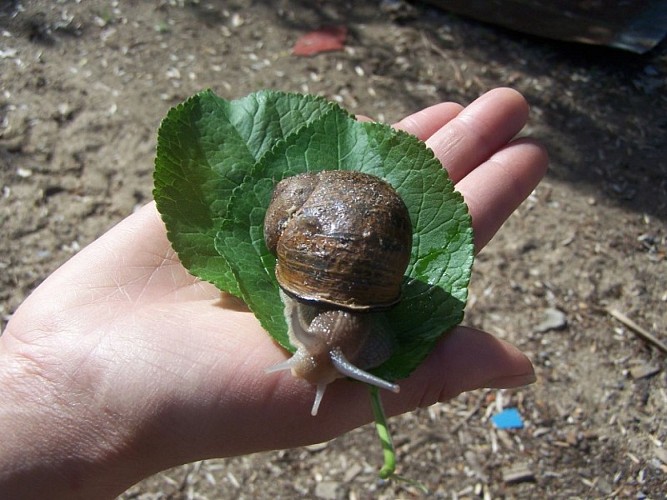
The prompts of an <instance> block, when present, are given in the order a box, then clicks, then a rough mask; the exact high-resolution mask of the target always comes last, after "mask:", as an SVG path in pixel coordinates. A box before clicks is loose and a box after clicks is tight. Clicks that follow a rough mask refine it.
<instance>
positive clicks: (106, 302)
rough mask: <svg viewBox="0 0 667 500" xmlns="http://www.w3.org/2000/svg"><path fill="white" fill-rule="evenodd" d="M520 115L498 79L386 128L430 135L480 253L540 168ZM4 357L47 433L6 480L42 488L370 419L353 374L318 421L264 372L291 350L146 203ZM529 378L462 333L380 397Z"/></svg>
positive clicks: (81, 265)
mask: <svg viewBox="0 0 667 500" xmlns="http://www.w3.org/2000/svg"><path fill="white" fill-rule="evenodd" d="M527 114H528V106H527V105H526V103H525V101H524V99H523V98H522V97H521V96H520V95H519V94H517V93H516V92H514V91H511V90H509V89H496V90H494V91H491V92H489V93H488V94H486V95H484V96H482V97H481V98H480V99H478V100H477V101H475V102H474V103H473V104H471V105H470V106H468V107H467V108H462V107H461V106H459V105H457V104H453V103H443V104H439V105H436V106H433V107H431V108H427V109H425V110H423V111H420V112H418V113H416V114H414V115H411V116H409V117H407V118H405V119H404V120H402V121H401V122H399V123H397V124H396V125H395V126H396V127H397V128H401V129H403V130H406V131H408V132H410V133H413V134H415V135H417V136H418V137H419V138H420V139H422V140H425V141H426V143H427V145H428V146H429V147H430V148H431V149H433V151H434V152H435V154H436V156H437V157H438V158H439V159H440V160H441V161H442V163H443V165H444V166H445V167H446V168H447V170H448V171H449V174H450V176H451V178H452V179H453V180H454V182H455V183H456V186H457V189H458V190H459V191H460V192H461V193H462V194H463V196H464V198H465V200H466V202H467V203H468V206H469V208H470V212H471V214H472V220H473V227H474V231H475V242H476V248H477V250H480V249H481V248H482V247H483V246H484V245H485V244H486V243H487V242H488V241H489V240H490V239H491V237H492V236H493V234H494V233H495V232H496V230H497V229H498V228H499V227H500V226H501V225H502V223H503V222H504V221H505V219H506V218H507V217H508V216H509V215H510V214H511V212H512V211H513V210H514V209H515V208H516V207H517V206H518V205H519V204H520V203H521V201H522V200H523V199H524V198H525V197H526V196H527V195H528V194H529V193H530V192H531V191H532V189H533V188H534V187H535V185H536V184H537V183H538V182H539V179H540V178H541V177H542V175H543V174H544V171H545V168H546V162H547V160H546V155H545V153H544V151H543V150H542V148H541V147H540V146H539V145H538V144H536V143H535V142H533V141H532V140H530V139H518V140H513V138H514V137H515V135H516V134H517V133H518V132H519V131H520V130H521V129H522V128H523V126H524V124H525V122H526V119H527ZM0 355H1V356H2V365H1V366H3V369H2V371H1V372H0V376H4V377H5V378H6V377H11V380H12V381H13V382H12V384H13V385H12V387H13V390H11V391H10V397H9V398H8V399H7V402H6V403H5V408H9V406H11V405H13V406H11V407H10V408H9V409H6V410H5V411H4V414H5V415H9V416H10V417H12V418H11V419H10V420H9V422H19V421H20V422H21V423H22V426H23V427H24V428H26V429H28V428H29V426H30V425H31V424H34V425H39V426H40V427H39V428H40V429H41V430H42V439H41V440H38V442H35V441H34V440H33V442H31V443H30V444H29V445H27V446H26V445H25V443H24V444H23V446H22V453H23V456H24V466H23V469H20V467H16V469H17V470H16V471H15V474H14V476H12V480H13V481H15V483H12V482H11V481H10V483H9V484H15V485H17V484H19V482H20V481H17V479H18V480H21V478H22V477H24V476H25V477H31V478H32V479H31V481H32V483H31V485H32V487H33V488H35V487H37V486H38V485H39V481H40V480H43V481H44V484H45V485H46V484H48V485H49V486H48V487H49V490H47V491H50V492H51V493H53V492H54V491H55V489H54V488H55V487H54V484H60V483H59V482H58V480H57V479H54V478H60V479H61V482H62V478H63V477H67V478H70V479H71V478H72V477H75V478H76V481H74V482H73V483H72V481H70V482H69V483H68V484H77V485H78V487H77V488H80V489H79V490H78V491H80V492H84V491H85V492H87V493H90V492H91V491H94V492H97V493H99V494H101V493H105V494H116V493H119V492H120V491H123V489H125V488H127V487H128V486H130V485H131V484H132V483H133V482H135V481H136V480H139V479H141V478H142V477H144V476H146V475H148V474H150V473H152V472H156V471H158V470H161V469H164V468H167V467H170V466H173V465H176V464H179V463H183V462H187V461H192V460H197V459H202V458H206V457H212V456H230V455H236V454H242V453H249V452H254V451H259V450H265V449H274V448H283V447H291V446H297V445H301V444H306V443H312V442H317V441H322V440H326V439H329V438H332V437H334V436H336V435H339V434H341V433H343V432H345V431H347V430H349V429H352V428H354V427H356V426H359V425H361V424H363V423H366V422H368V421H370V420H371V418H372V416H371V410H370V407H369V403H368V393H367V391H366V389H365V388H364V387H363V386H362V385H361V384H357V383H354V382H350V381H346V380H340V381H337V382H336V383H334V384H332V386H331V388H330V389H328V390H327V396H326V398H325V400H324V402H323V403H322V407H321V408H320V414H319V415H318V416H317V417H316V418H313V417H311V416H310V411H309V410H310V406H311V404H312V399H313V388H312V387H311V386H310V385H308V384H307V383H306V382H304V381H301V380H298V379H295V378H294V377H292V376H291V375H290V374H289V373H282V374H272V375H267V374H265V373H264V368H266V367H268V366H270V365H272V364H275V363H277V362H278V361H280V360H282V359H284V358H285V356H286V353H285V352H284V351H282V350H281V348H280V347H278V346H277V345H276V344H275V343H274V342H273V341H272V340H271V338H270V337H269V336H268V335H267V334H266V333H265V332H264V331H263V330H262V328H261V327H260V326H259V324H258V322H257V321H256V320H255V318H254V316H253V315H252V314H251V313H250V312H248V311H247V309H245V307H244V306H243V304H241V303H239V302H238V301H237V300H236V299H233V298H231V297H228V296H224V295H221V294H220V292H219V291H218V290H217V289H215V288H214V287H213V286H212V285H209V284H207V283H202V282H201V281H199V280H197V279H196V278H193V277H192V276H191V275H189V274H188V273H187V271H186V270H185V269H184V268H183V267H182V266H181V265H180V263H179V261H178V259H177V257H176V256H175V254H174V252H173V251H172V250H171V247H170V245H169V242H168V240H167V238H166V234H165V229H164V225H163V223H162V221H161V220H160V218H159V216H158V214H157V212H156V210H155V206H154V204H149V205H147V206H145V207H144V208H142V209H141V210H139V211H138V212H137V213H135V214H133V215H132V216H130V217H128V218H127V219H125V220H124V221H122V222H121V223H120V224H118V225H117V226H116V227H114V228H113V229H111V230H110V231H109V232H108V233H106V234H105V235H104V236H102V237H101V238H99V239H98V240H97V241H95V242H94V243H92V244H91V245H90V246H88V247H87V248H85V249H84V250H83V251H82V252H80V253H79V254H78V255H77V256H75V257H74V258H73V259H71V260H70V261H69V262H67V263H66V264H65V265H64V266H62V267H61V268H60V269H59V270H58V271H56V272H55V273H54V274H53V275H52V276H51V277H49V278H48V279H47V280H46V281H45V282H44V283H43V284H42V285H41V286H40V287H39V288H38V289H37V290H36V291H35V292H34V293H33V294H32V295H31V296H30V297H29V298H28V299H27V300H26V301H25V303H24V304H23V305H22V306H21V307H20V308H19V309H18V310H17V311H16V313H15V315H14V317H13V318H12V320H11V322H10V324H9V325H8V327H7V329H6V331H5V332H4V334H3V335H2V337H0ZM532 379H533V371H532V367H531V365H530V362H529V361H528V360H527V359H526V358H525V356H523V355H522V354H521V353H520V352H519V351H518V350H517V349H516V348H514V347H512V346H510V345H508V344H506V343H504V342H502V341H499V340H497V339H495V338H494V337H492V336H491V335H489V334H486V333H483V332H479V331H476V330H473V329H470V328H465V327H458V328H456V329H455V330H454V331H452V332H450V333H449V334H448V335H446V336H444V338H443V340H442V341H441V342H440V343H439V344H438V346H437V347H436V349H435V350H434V352H433V353H432V354H431V355H430V356H429V358H428V359H427V360H426V361H425V362H424V363H423V365H422V366H420V367H419V368H418V369H417V370H416V371H415V373H414V374H413V375H412V376H411V377H410V378H409V379H407V380H405V381H401V393H400V394H398V395H393V394H392V395H386V396H383V397H384V400H385V406H386V409H387V411H388V413H390V414H397V413H401V412H405V411H409V410H411V409H414V408H416V407H418V406H423V405H428V404H432V403H434V402H436V401H442V400H446V399H448V398H451V397H453V396H455V395H457V394H459V393H460V392H462V391H465V390H472V389H475V388H479V387H511V386H516V385H521V384H525V383H528V382H530V381H531V380H532ZM3 380H5V379H3ZM17 381H18V382H17ZM45 411H46V412H47V413H48V419H46V418H45V416H44V412H45ZM0 412H3V410H2V409H0ZM0 414H1V413H0ZM45 420H46V421H47V423H45ZM3 435H5V433H4V432H3ZM12 435H13V436H14V438H12V439H9V441H8V443H5V444H4V445H2V446H5V452H6V453H7V454H5V455H4V456H5V457H7V456H9V457H11V456H12V455H11V453H12V450H14V448H13V447H12V446H14V447H18V445H19V444H21V437H22V434H21V431H20V430H19V431H16V432H14V433H13V434H12ZM76 443H79V445H77V444H76ZM57 450H60V453H61V454H64V455H66V456H65V457H64V458H63V460H62V461H58V460H52V462H51V464H50V465H49V466H44V467H43V469H42V475H41V476H40V475H35V474H34V469H35V467H36V465H35V464H36V463H37V462H38V461H39V456H40V455H42V456H43V455H44V453H50V454H51V455H53V454H54V453H56V451H57ZM0 451H1V450H0ZM14 452H16V450H14ZM26 456H27V457H29V459H25V457H26ZM2 457H3V455H2V454H1V453H0V460H1V459H2ZM31 464H32V465H31ZM0 469H1V467H0ZM35 478H36V479H35ZM0 480H2V474H1V473H0ZM92 483H95V484H94V485H93V484H92ZM0 484H2V483H0ZM87 488H92V489H87Z"/></svg>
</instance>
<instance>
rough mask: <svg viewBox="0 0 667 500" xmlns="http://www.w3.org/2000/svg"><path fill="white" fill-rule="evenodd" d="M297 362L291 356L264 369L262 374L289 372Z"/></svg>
mask: <svg viewBox="0 0 667 500" xmlns="http://www.w3.org/2000/svg"><path fill="white" fill-rule="evenodd" d="M297 362H298V360H297V359H296V358H295V357H294V356H292V357H290V358H289V359H286V360H285V361H281V362H280V363H276V364H275V365H272V366H268V367H266V368H264V373H274V372H282V371H285V370H291V369H292V368H294V366H295V365H296V364H297Z"/></svg>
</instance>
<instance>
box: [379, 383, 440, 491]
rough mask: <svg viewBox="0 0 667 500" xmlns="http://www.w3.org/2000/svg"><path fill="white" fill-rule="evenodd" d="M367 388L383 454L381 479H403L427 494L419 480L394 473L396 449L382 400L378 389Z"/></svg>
mask: <svg viewBox="0 0 667 500" xmlns="http://www.w3.org/2000/svg"><path fill="white" fill-rule="evenodd" d="M368 390H369V391H370V393H371V407H372V408H373V416H374V417H375V429H376V430H377V433H378V436H379V437H380V442H381V443H382V454H383V456H384V464H383V465H382V468H381V469H380V472H379V473H378V475H379V476H380V477H381V478H382V479H388V480H392V479H395V480H397V481H403V482H405V483H407V484H409V485H411V486H414V487H415V488H417V489H419V491H421V492H422V493H423V494H428V488H426V486H424V485H423V484H422V483H420V482H419V481H414V480H412V479H408V478H406V477H403V476H400V475H398V474H396V450H395V449H394V442H393V440H392V439H391V433H390V432H389V425H388V424H387V416H386V415H385V413H384V408H383V406H382V400H381V399H380V390H379V389H378V388H377V387H375V386H373V385H369V386H368Z"/></svg>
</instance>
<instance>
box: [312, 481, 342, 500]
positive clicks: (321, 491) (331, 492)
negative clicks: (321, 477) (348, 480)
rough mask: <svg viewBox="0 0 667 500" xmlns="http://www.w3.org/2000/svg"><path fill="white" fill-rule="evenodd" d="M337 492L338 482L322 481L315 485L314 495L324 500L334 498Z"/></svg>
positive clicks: (332, 499)
mask: <svg viewBox="0 0 667 500" xmlns="http://www.w3.org/2000/svg"><path fill="white" fill-rule="evenodd" d="M337 493H338V483H337V482H335V481H322V482H321V483H317V486H315V496H316V497H317V498H322V499H324V500H335V499H336V498H337Z"/></svg>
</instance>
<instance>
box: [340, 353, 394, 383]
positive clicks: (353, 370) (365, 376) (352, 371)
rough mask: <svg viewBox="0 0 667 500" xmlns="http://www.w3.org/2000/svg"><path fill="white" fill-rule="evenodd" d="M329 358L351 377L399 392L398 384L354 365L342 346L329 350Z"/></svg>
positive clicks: (342, 372)
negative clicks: (342, 349) (341, 348)
mask: <svg viewBox="0 0 667 500" xmlns="http://www.w3.org/2000/svg"><path fill="white" fill-rule="evenodd" d="M329 358H330V359H331V363H332V364H333V365H334V366H335V367H336V370H338V371H339V372H340V373H341V374H343V375H345V376H346V377H350V378H352V379H354V380H358V381H359V382H364V383H366V384H370V385H374V386H375V387H379V388H380V389H386V390H388V391H391V392H398V391H399V390H400V387H399V385H398V384H394V383H391V382H388V381H386V380H384V379H381V378H380V377H376V376H375V375H373V374H371V373H368V372H367V371H364V370H362V369H361V368H359V367H357V366H354V365H353V364H352V363H350V361H348V359H347V358H346V357H345V355H344V354H343V352H342V351H341V350H340V348H334V349H331V351H329Z"/></svg>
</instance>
